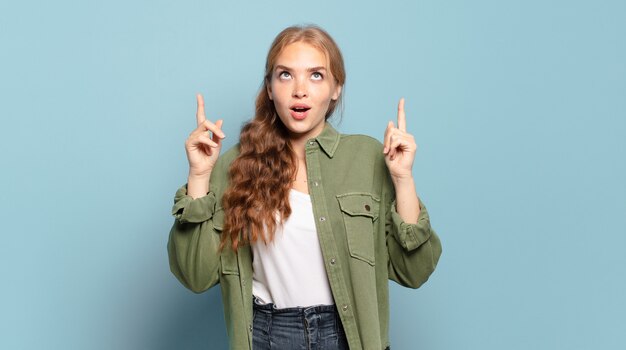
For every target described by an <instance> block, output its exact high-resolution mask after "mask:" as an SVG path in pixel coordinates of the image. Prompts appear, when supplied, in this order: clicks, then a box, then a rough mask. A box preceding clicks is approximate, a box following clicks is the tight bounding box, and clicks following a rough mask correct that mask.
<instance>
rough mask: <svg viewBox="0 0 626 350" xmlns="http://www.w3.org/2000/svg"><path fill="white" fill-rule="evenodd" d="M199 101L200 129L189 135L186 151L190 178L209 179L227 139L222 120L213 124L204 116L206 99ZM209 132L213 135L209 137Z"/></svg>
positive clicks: (198, 97)
mask: <svg viewBox="0 0 626 350" xmlns="http://www.w3.org/2000/svg"><path fill="white" fill-rule="evenodd" d="M196 98H197V100H198V111H197V112H196V121H197V123H198V127H197V128H196V129H195V130H194V131H192V132H191V134H189V137H188V138H187V140H186V141H185V151H186V152H187V160H189V176H194V177H209V176H210V175H211V171H212V170H213V167H214V166H215V163H216V162H217V157H218V156H219V155H220V150H221V149H222V139H223V138H225V137H226V135H224V133H223V132H222V123H223V121H222V120H221V119H220V120H218V121H216V122H215V124H213V123H211V122H210V121H208V120H207V119H206V117H205V116H204V99H203V98H202V95H200V94H198V95H197V96H196ZM209 132H211V133H212V135H211V136H209Z"/></svg>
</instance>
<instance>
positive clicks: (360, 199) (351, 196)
mask: <svg viewBox="0 0 626 350" xmlns="http://www.w3.org/2000/svg"><path fill="white" fill-rule="evenodd" d="M337 200H338V201H339V207H340V208H341V211H343V212H344V213H346V214H348V215H350V216H367V217H370V218H372V220H376V219H377V218H378V208H379V205H380V200H379V199H378V198H376V197H374V196H373V195H371V194H369V193H346V194H341V195H338V196H337Z"/></svg>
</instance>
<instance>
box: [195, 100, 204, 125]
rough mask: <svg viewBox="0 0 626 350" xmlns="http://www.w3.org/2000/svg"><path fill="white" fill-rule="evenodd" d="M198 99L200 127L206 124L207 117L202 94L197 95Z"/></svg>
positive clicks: (197, 118) (197, 115) (197, 116)
mask: <svg viewBox="0 0 626 350" xmlns="http://www.w3.org/2000/svg"><path fill="white" fill-rule="evenodd" d="M196 99H197V100H198V111H197V112H196V121H197V122H198V126H200V124H202V123H204V121H205V120H206V117H205V116H204V99H203V98H202V95H201V94H197V95H196Z"/></svg>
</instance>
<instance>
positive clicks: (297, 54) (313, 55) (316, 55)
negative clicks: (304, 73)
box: [274, 41, 329, 68]
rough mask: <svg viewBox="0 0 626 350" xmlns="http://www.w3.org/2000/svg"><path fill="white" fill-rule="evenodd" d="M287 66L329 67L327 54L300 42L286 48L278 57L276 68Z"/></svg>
mask: <svg viewBox="0 0 626 350" xmlns="http://www.w3.org/2000/svg"><path fill="white" fill-rule="evenodd" d="M278 65H282V66H287V67H291V68H309V67H320V66H322V67H328V65H329V62H328V57H327V56H326V53H325V52H324V51H322V50H320V49H318V48H317V47H315V46H313V45H311V44H308V43H305V42H302V41H298V42H295V43H291V44H289V45H287V46H285V47H284V48H283V49H282V50H281V51H280V53H279V54H278V56H277V57H276V63H275V64H274V66H278Z"/></svg>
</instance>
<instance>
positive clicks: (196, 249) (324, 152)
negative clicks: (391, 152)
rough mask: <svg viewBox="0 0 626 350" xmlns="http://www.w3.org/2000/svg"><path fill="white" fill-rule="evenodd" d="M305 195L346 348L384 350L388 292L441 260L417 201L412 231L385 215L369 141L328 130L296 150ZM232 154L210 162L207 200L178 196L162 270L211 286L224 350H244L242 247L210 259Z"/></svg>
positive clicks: (246, 295) (387, 193)
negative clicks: (219, 309) (218, 292)
mask: <svg viewBox="0 0 626 350" xmlns="http://www.w3.org/2000/svg"><path fill="white" fill-rule="evenodd" d="M305 153H306V164H307V178H308V188H309V195H310V197H311V202H312V204H313V214H314V217H315V221H316V225H317V232H318V236H319V240H320V245H321V248H322V255H323V258H324V264H325V267H326V273H327V275H328V280H329V282H330V287H331V291H332V295H333V297H334V299H335V304H336V306H337V310H338V312H339V316H340V318H341V322H342V324H343V327H344V329H345V333H346V337H347V340H348V343H349V345H350V349H376V350H380V349H385V348H387V347H389V334H388V333H389V285H388V282H387V280H388V279H391V280H393V281H396V282H397V283H399V284H401V285H403V286H406V287H410V288H418V287H419V286H420V285H422V284H423V283H424V282H426V280H427V279H428V277H429V276H430V274H431V273H432V272H433V271H434V269H435V266H436V265H437V262H438V260H439V256H440V255H441V242H440V240H439V238H438V237H437V235H436V234H435V231H434V230H433V229H432V228H431V226H430V220H429V216H428V212H427V211H426V208H425V207H424V205H423V203H421V201H420V210H421V211H420V215H419V218H418V222H417V224H407V223H405V222H403V220H402V218H401V217H400V215H399V214H398V213H397V212H396V210H395V202H394V200H395V191H394V187H393V184H392V182H391V178H390V176H389V172H388V170H387V166H386V165H385V160H384V156H383V152H382V145H381V143H380V142H378V141H377V140H375V139H373V138H371V137H368V136H362V135H341V134H339V133H338V132H337V131H336V130H335V129H334V128H333V127H332V126H331V125H330V124H328V123H327V124H326V126H325V128H324V130H323V131H322V133H321V134H320V135H319V136H318V137H316V138H315V139H311V140H309V141H308V142H307V143H306V152H305ZM237 154H238V147H237V146H235V147H233V148H232V149H230V150H229V151H227V152H225V153H224V154H222V155H221V156H220V158H219V159H218V162H217V164H216V165H215V167H214V170H213V172H212V174H211V180H210V190H209V193H208V194H207V195H206V196H204V197H201V198H196V199H193V198H191V197H190V196H188V195H187V189H186V185H185V186H183V187H181V188H180V189H178V191H177V192H176V197H175V201H174V203H175V204H174V207H173V209H172V213H173V215H174V217H175V218H176V220H175V222H174V225H173V227H172V229H171V231H170V237H169V242H168V253H169V261H170V268H171V270H172V273H173V274H174V275H175V276H176V277H177V278H178V280H180V282H181V283H182V284H183V285H185V286H186V287H187V288H189V289H191V290H192V291H194V292H196V293H200V292H203V291H205V290H207V289H209V288H211V287H212V286H214V285H215V284H217V283H219V284H220V286H221V289H222V301H223V303H224V314H225V315H224V316H225V321H226V329H227V331H228V336H229V338H230V348H231V349H252V321H253V320H252V314H253V312H252V253H251V249H250V246H249V245H245V246H243V247H240V248H239V250H238V253H234V252H233V251H232V249H231V248H230V247H229V246H227V247H226V248H225V249H224V250H222V252H221V253H220V252H218V246H219V242H220V234H221V232H222V228H223V224H224V211H223V209H222V204H221V198H222V194H223V193H224V190H225V189H226V188H227V186H228V168H229V165H230V163H231V162H232V161H233V160H234V159H235V158H236V157H237Z"/></svg>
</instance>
